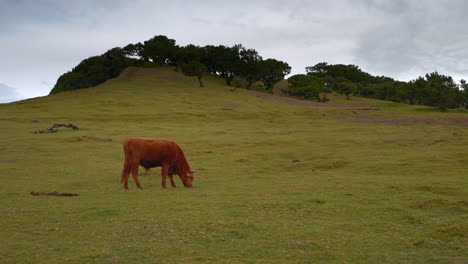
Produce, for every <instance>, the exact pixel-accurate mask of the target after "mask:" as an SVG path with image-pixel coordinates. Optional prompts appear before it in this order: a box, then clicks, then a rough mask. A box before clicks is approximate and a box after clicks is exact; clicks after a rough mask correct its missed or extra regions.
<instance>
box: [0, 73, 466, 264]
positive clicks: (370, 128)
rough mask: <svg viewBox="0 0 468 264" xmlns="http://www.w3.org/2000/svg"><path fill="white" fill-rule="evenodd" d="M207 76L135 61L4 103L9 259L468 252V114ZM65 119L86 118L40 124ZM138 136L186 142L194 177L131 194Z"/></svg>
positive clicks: (452, 257) (409, 258)
mask: <svg viewBox="0 0 468 264" xmlns="http://www.w3.org/2000/svg"><path fill="white" fill-rule="evenodd" d="M204 84H205V88H200V87H198V82H197V81H196V79H195V78H190V77H185V76H182V75H181V74H179V73H176V72H174V71H173V70H172V69H169V68H164V69H161V68H156V69H152V68H129V69H127V70H126V71H125V72H124V73H123V74H122V75H121V76H120V77H118V78H116V79H113V80H110V81H108V82H106V83H104V84H102V85H100V86H98V87H95V88H89V89H83V90H77V91H72V92H63V93H59V94H56V95H53V96H47V97H41V98H35V99H30V100H25V101H20V102H15V103H10V104H1V105H0V129H1V133H0V176H1V180H2V184H1V185H0V213H1V217H0V227H1V228H0V236H1V240H0V243H1V244H0V245H1V246H0V263H467V262H468V250H467V249H468V247H467V245H468V239H467V235H468V231H467V228H468V217H467V216H468V115H467V114H466V113H455V112H451V113H440V112H436V111H433V110H432V109H431V108H427V107H422V106H409V105H402V104H395V103H391V102H386V101H378V100H371V99H362V98H356V97H354V98H352V100H346V99H345V98H344V97H341V96H339V95H334V96H332V97H331V101H330V102H328V103H322V104H315V103H310V104H308V103H304V102H301V101H299V100H294V99H289V98H282V97H274V96H263V95H262V94H259V93H258V92H250V91H247V90H244V89H237V90H235V91H230V88H229V87H227V86H224V83H223V81H222V80H220V79H216V78H214V77H211V78H206V80H204ZM33 120H38V121H39V122H32V121H33ZM55 123H67V124H68V123H72V124H74V125H76V126H78V127H79V128H80V129H79V130H72V129H69V128H59V130H58V132H57V133H49V134H33V133H32V132H33V131H36V130H39V129H45V128H47V127H49V126H51V125H53V124H55ZM127 137H157V138H164V139H170V140H174V141H176V142H177V143H179V145H180V146H181V147H182V148H183V149H184V151H185V154H186V156H187V158H188V160H189V162H190V164H191V166H192V167H193V169H195V170H196V174H195V179H194V188H184V187H182V186H183V185H182V183H181V181H180V179H177V182H176V183H177V184H178V187H177V188H175V189H172V188H168V189H165V190H163V189H162V188H161V176H160V168H154V169H152V170H151V171H150V172H149V173H148V174H146V173H145V171H144V169H142V168H141V169H140V181H141V183H142V186H143V190H142V191H138V190H137V188H136V186H135V184H134V182H133V180H130V182H129V186H130V190H129V191H125V190H124V189H123V188H122V187H121V186H120V173H121V169H122V165H123V151H122V142H123V140H124V139H125V138H127ZM240 158H247V159H248V160H247V161H238V160H239V159H240ZM31 191H35V192H54V191H57V192H67V193H76V194H79V196H76V197H55V196H32V195H30V192H31Z"/></svg>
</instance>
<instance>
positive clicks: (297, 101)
mask: <svg viewBox="0 0 468 264" xmlns="http://www.w3.org/2000/svg"><path fill="white" fill-rule="evenodd" d="M248 92H249V93H251V94H253V95H255V96H257V97H261V98H267V99H271V100H276V101H280V102H282V103H286V104H289V105H310V106H321V107H359V108H370V106H369V105H367V104H361V103H359V104H354V103H330V102H326V103H319V102H314V101H308V100H304V99H297V98H294V97H290V96H287V95H277V94H267V93H262V92H257V91H248Z"/></svg>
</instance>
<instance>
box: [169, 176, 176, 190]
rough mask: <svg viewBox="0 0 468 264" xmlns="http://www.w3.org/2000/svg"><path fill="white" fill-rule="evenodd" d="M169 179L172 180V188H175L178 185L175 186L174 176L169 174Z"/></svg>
mask: <svg viewBox="0 0 468 264" xmlns="http://www.w3.org/2000/svg"><path fill="white" fill-rule="evenodd" d="M169 179H170V180H171V186H172V188H175V187H176V185H175V182H174V175H172V174H169Z"/></svg>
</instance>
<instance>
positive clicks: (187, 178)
mask: <svg viewBox="0 0 468 264" xmlns="http://www.w3.org/2000/svg"><path fill="white" fill-rule="evenodd" d="M194 172H195V171H194V170H189V171H188V172H185V173H184V174H185V175H184V177H181V179H182V182H183V183H184V186H185V187H192V183H193V173H194Z"/></svg>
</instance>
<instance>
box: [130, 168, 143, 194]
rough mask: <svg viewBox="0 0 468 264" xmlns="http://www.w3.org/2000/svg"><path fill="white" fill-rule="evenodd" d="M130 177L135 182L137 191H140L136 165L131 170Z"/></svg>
mask: <svg viewBox="0 0 468 264" xmlns="http://www.w3.org/2000/svg"><path fill="white" fill-rule="evenodd" d="M132 177H133V180H134V181H135V184H136V186H137V187H138V189H140V190H142V188H141V184H140V181H139V180H138V164H137V166H135V168H134V169H133V170H132ZM127 182H128V177H127Z"/></svg>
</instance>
